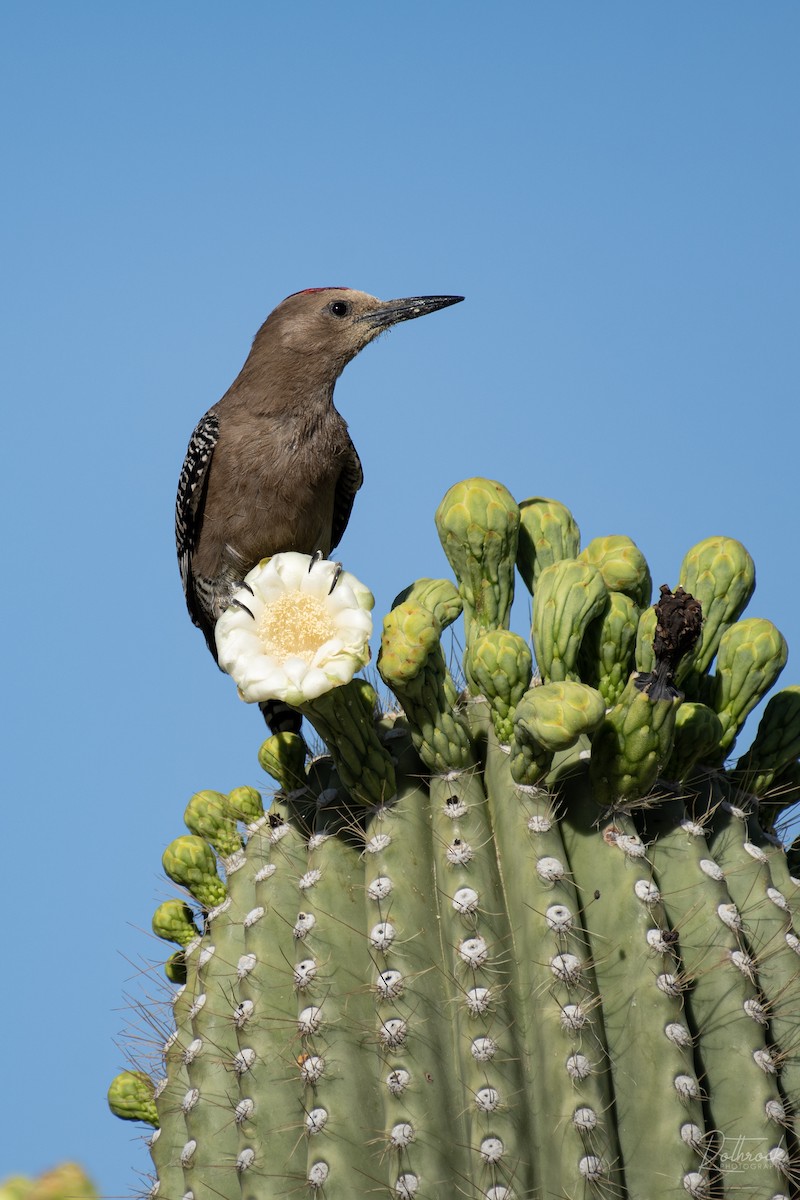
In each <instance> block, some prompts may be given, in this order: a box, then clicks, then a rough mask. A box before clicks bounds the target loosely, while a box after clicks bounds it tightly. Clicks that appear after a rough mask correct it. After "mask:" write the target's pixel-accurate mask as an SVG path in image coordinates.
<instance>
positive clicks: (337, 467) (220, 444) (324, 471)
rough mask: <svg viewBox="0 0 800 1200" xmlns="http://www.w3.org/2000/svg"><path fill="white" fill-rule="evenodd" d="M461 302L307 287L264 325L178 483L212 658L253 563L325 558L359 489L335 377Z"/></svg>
mask: <svg viewBox="0 0 800 1200" xmlns="http://www.w3.org/2000/svg"><path fill="white" fill-rule="evenodd" d="M460 300H463V296H414V297H410V298H407V299H403V300H377V299H376V298H375V297H374V296H368V295H367V294H366V293H365V292H356V291H352V290H351V289H350V288H309V289H308V290H307V291H303V292H296V293H295V294H294V295H292V296H289V297H288V298H287V299H286V300H284V301H283V303H282V304H279V305H278V307H277V308H276V309H275V310H274V311H273V312H272V313H271V314H270V315H269V317H267V320H266V321H265V322H264V324H263V325H262V326H261V328H260V329H259V331H258V333H257V334H256V336H255V339H254V341H253V345H252V348H251V350H250V353H249V355H248V356H247V360H246V362H245V364H244V366H243V367H242V369H241V371H240V372H239V375H238V376H237V377H236V379H235V380H234V381H233V383H232V384H231V386H230V387H229V388H228V390H227V392H226V393H225V395H224V396H223V397H222V399H221V400H219V401H218V402H217V403H216V404H215V405H214V406H213V408H210V409H209V410H208V412H207V413H206V415H205V416H204V417H203V418H202V419H201V420H200V422H199V424H198V425H197V427H196V429H195V431H194V433H193V434H192V437H191V440H190V442H189V448H188V450H187V451H186V458H185V460H184V463H183V469H182V471H181V475H180V481H179V484H178V499H177V504H176V510H175V537H176V541H177V547H178V562H179V565H180V571H181V579H182V581H183V590H184V593H185V595H186V605H187V607H188V609H189V615H190V617H191V618H192V621H193V622H194V624H195V625H197V626H198V627H199V628H200V629H201V630H202V631H203V635H204V636H205V639H206V642H207V644H208V648H209V650H210V651H211V653H212V654H213V655H214V658H215V659H216V657H217V650H216V645H215V642H214V626H215V624H216V622H217V619H218V617H219V616H220V614H221V613H223V612H224V611H225V609H226V608H227V607H228V604H229V603H230V599H231V595H232V593H233V591H234V590H235V589H236V588H237V587H238V586H239V585H240V584H241V581H242V579H243V578H244V576H245V575H246V574H247V572H248V571H249V570H251V568H252V567H254V566H255V565H256V563H258V562H260V560H261V559H262V558H265V557H266V556H267V555H271V554H277V553H279V552H280V551H284V550H298V551H301V552H302V553H305V554H315V553H317V552H321V554H322V555H323V556H325V557H326V558H327V557H328V556H329V555H330V553H331V551H332V550H333V549H334V547H335V546H336V545H338V543H339V541H340V540H341V538H342V535H343V533H344V531H345V528H346V526H347V522H348V520H349V519H350V513H351V511H352V508H353V500H354V498H355V494H356V492H357V491H358V489H359V488H360V487H361V483H362V481H363V475H362V470H361V463H360V461H359V457H358V454H357V453H356V449H355V447H354V445H353V443H352V441H351V440H350V436H349V434H348V432H347V425H346V423H345V422H344V421H343V419H342V417H341V416H340V415H339V413H338V412H337V410H336V409H335V408H334V405H333V389H334V385H335V384H336V380H337V379H338V378H339V376H340V375H341V373H342V371H343V370H344V368H345V367H346V366H347V364H348V363H349V362H350V360H351V359H352V358H355V356H356V355H357V354H358V352H359V350H362V349H363V348H364V346H366V345H367V344H368V342H371V341H372V340H373V338H375V337H377V336H378V334H380V333H382V332H383V331H384V330H386V329H388V328H389V327H390V326H392V325H396V324H398V322H400V321H408V320H411V319H413V318H415V317H421V316H424V315H425V314H426V313H431V312H435V311H436V310H437V309H439V308H445V307H447V305H449V304H457V303H458V302H459V301H460ZM261 707H262V711H263V712H264V715H265V717H266V719H267V721H268V723H269V724H270V726H271V727H272V728H273V729H277V728H287V727H288V728H297V727H298V721H297V719H296V718H295V717H294V715H292V716H291V717H288V719H287V718H286V714H287V709H286V706H285V705H277V704H274V703H273V702H269V703H267V704H265V705H262V706H261Z"/></svg>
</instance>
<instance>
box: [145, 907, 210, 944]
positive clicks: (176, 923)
mask: <svg viewBox="0 0 800 1200" xmlns="http://www.w3.org/2000/svg"><path fill="white" fill-rule="evenodd" d="M152 925H153V933H154V934H155V935H156V937H160V938H163V939H164V941H165V942H176V943H177V945H179V946H188V945H189V944H190V943H191V942H193V941H194V940H195V938H197V937H199V934H198V932H197V928H196V926H195V923H194V913H193V912H192V910H191V908H190V907H189V905H188V904H187V903H186V901H185V900H165V901H164V903H163V904H159V906H158V908H157V909H156V911H155V912H154V913H153V922H152Z"/></svg>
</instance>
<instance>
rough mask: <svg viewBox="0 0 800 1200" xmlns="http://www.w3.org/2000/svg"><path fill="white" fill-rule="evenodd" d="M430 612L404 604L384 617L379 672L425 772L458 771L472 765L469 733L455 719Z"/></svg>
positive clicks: (435, 623) (453, 691)
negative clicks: (399, 707)
mask: <svg viewBox="0 0 800 1200" xmlns="http://www.w3.org/2000/svg"><path fill="white" fill-rule="evenodd" d="M440 633H441V628H440V626H439V622H438V621H437V620H436V617H435V616H434V614H433V612H431V611H430V610H429V609H426V608H423V607H422V605H421V604H419V603H415V602H413V601H410V600H408V601H405V602H404V603H402V604H399V605H398V606H397V607H396V608H393V609H392V611H391V612H390V613H388V614H387V616H386V617H385V619H384V622H383V631H382V634H381V648H380V653H379V654H378V672H379V674H380V676H381V678H382V679H383V681H384V683H385V684H386V685H387V687H390V688H391V689H392V691H393V692H394V694H395V695H396V696H397V699H398V700H399V701H400V703H401V704H402V706H403V709H404V710H405V713H406V716H407V717H408V722H409V726H410V729H411V736H412V738H413V740H414V746H415V747H416V750H417V753H418V754H419V756H420V758H421V759H422V761H423V762H424V763H425V765H426V766H427V767H428V769H429V770H431V771H433V772H435V773H443V772H447V771H451V770H461V769H463V768H464V767H467V766H470V765H471V764H472V762H473V756H472V747H471V744H470V739H469V735H468V734H467V731H466V730H465V729H464V727H463V726H462V725H461V724H460V723H459V722H458V720H457V719H456V716H455V706H456V699H457V697H456V689H455V685H454V684H453V681H452V679H451V678H450V674H449V672H448V670H447V667H446V665H445V661H444V655H443V653H442V647H441V644H440V642H439V635H440Z"/></svg>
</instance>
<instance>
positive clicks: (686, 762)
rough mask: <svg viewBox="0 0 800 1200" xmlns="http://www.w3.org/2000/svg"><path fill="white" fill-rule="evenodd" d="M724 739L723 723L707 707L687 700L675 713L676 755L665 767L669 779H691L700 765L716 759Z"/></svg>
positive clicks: (672, 754) (673, 751) (671, 757)
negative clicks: (718, 748) (691, 775)
mask: <svg viewBox="0 0 800 1200" xmlns="http://www.w3.org/2000/svg"><path fill="white" fill-rule="evenodd" d="M721 737H722V723H721V722H720V719H719V717H718V716H717V714H716V713H715V712H714V710H713V709H711V708H709V707H708V706H707V705H706V704H696V703H692V702H689V701H687V702H686V703H684V704H681V706H680V708H679V709H678V710H677V712H676V714H675V737H674V743H673V747H672V753H671V754H670V756H669V761H668V762H667V764H666V766H665V767H664V775H665V776H666V778H667V779H687V778H688V777H689V775H690V774H691V773H692V770H693V768H694V767H695V765H696V764H697V763H703V762H705V761H706V760H708V759H710V760H713V759H714V758H715V757H716V750H717V746H718V745H719V741H720V738H721Z"/></svg>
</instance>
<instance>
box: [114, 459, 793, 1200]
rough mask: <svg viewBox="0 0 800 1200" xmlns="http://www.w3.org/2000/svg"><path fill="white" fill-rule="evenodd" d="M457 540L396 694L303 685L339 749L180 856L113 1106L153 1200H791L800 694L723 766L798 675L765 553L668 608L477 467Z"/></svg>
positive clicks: (205, 810) (211, 819)
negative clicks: (771, 597)
mask: <svg viewBox="0 0 800 1200" xmlns="http://www.w3.org/2000/svg"><path fill="white" fill-rule="evenodd" d="M437 525H438V527H439V530H440V534H441V537H442V541H443V544H444V546H445V549H446V552H447V557H448V559H449V561H450V564H451V566H452V568H453V570H454V572H455V576H456V580H455V583H453V582H450V581H447V580H438V581H437V580H419V581H417V582H416V583H414V584H412V585H411V586H410V587H408V588H406V590H405V591H404V592H403V593H401V595H400V596H399V597H398V600H397V601H396V603H395V606H394V607H393V609H392V611H391V612H390V613H389V615H388V616H387V618H386V620H385V622H384V627H383V636H382V641H381V650H380V655H379V657H378V663H377V666H378V671H379V672H380V675H381V678H382V680H383V682H384V684H385V685H386V686H387V687H388V688H389V689H391V692H392V693H393V695H394V697H395V700H396V703H394V702H392V704H391V705H390V706H389V707H388V710H387V711H381V710H380V708H379V707H378V706H376V704H375V699H376V698H375V693H374V692H373V691H372V689H370V688H368V687H367V686H366V685H363V684H362V683H359V681H358V680H352V681H351V682H348V681H347V680H345V681H344V682H340V686H339V687H338V688H337V689H336V692H334V691H331V692H328V693H326V695H327V697H328V698H327V699H325V700H324V702H323V703H322V704H319V702H318V701H316V700H314V701H309V703H308V708H307V709H306V708H305V706H304V711H308V712H309V714H310V715H311V716H312V719H314V716H315V715H316V718H317V721H316V724H317V728H318V730H319V731H320V732H321V734H322V736H323V737H324V738H325V740H326V742H327V744H328V746H329V749H330V754H329V755H323V756H322V757H318V758H316V759H313V760H312V761H310V762H306V756H305V747H304V745H303V743H302V741H301V740H300V739H299V738H298V737H297V736H296V735H293V734H288V735H287V734H284V735H278V736H276V737H272V738H269V739H268V740H267V742H266V743H265V744H264V746H263V747H262V749H261V752H260V756H259V758H260V762H261V763H262V765H263V766H264V767H265V768H266V769H267V771H268V772H270V773H271V775H272V776H273V778H274V779H275V780H276V783H277V785H278V790H277V791H273V792H272V794H271V795H270V797H269V803H268V805H267V807H266V810H263V809H262V801H261V797H260V796H259V793H258V792H256V791H255V790H254V789H252V788H237V789H235V790H234V791H233V792H231V793H230V795H228V796H223V795H221V794H219V793H215V792H201V793H199V794H198V795H197V796H195V797H193V798H192V800H191V801H190V803H189V806H188V808H187V812H186V822H187V826H188V828H189V831H190V832H189V834H188V835H183V836H181V837H178V838H177V839H176V840H175V841H174V842H173V843H172V845H171V846H170V847H169V848H168V850H167V852H166V853H165V856H164V867H165V870H166V871H167V873H168V874H169V875H170V876H171V877H172V878H173V879H175V880H176V882H178V883H179V885H180V886H181V888H182V889H184V894H183V895H182V896H181V898H180V899H176V900H171V901H167V902H166V903H165V904H162V905H161V906H160V907H159V909H158V910H157V911H156V914H155V917H154V919H153V928H154V930H155V932H156V933H157V934H158V936H159V937H162V938H165V939H167V940H169V941H172V942H173V943H175V944H176V946H177V949H176V950H175V952H174V953H173V954H172V956H171V958H170V959H169V960H168V963H167V974H168V977H169V978H170V979H171V980H172V981H174V982H176V983H178V984H179V986H178V987H177V990H176V991H175V993H174V996H173V1010H174V1032H173V1033H172V1034H171V1036H170V1037H169V1039H168V1041H167V1043H166V1045H165V1046H164V1050H163V1061H164V1067H163V1070H162V1071H160V1072H159V1075H158V1077H157V1078H152V1077H151V1075H150V1074H149V1073H148V1072H145V1071H143V1070H141V1069H138V1067H137V1069H135V1070H130V1071H127V1072H124V1073H123V1074H122V1075H120V1076H118V1077H117V1079H116V1080H115V1081H114V1082H113V1083H112V1085H111V1088H110V1091H109V1102H110V1105H111V1107H112V1109H113V1111H114V1112H116V1113H117V1115H119V1116H122V1117H125V1118H129V1119H138V1120H142V1121H145V1122H148V1123H149V1124H151V1125H153V1126H155V1131H154V1133H153V1135H152V1138H151V1153H152V1158H153V1163H154V1167H155V1180H154V1183H153V1188H152V1194H153V1195H156V1194H157V1195H158V1196H159V1198H160V1200H182V1198H183V1200H189V1198H191V1200H205V1198H206V1197H212V1196H213V1197H229V1198H231V1200H233V1198H234V1197H235V1198H238V1197H246V1198H247V1200H272V1198H277V1197H281V1198H283V1197H289V1196H303V1195H308V1194H312V1195H316V1196H321V1197H325V1198H326V1200H338V1198H340V1197H341V1198H342V1200H345V1198H346V1200H367V1198H368V1197H369V1198H372V1197H374V1196H390V1197H399V1198H400V1200H411V1198H412V1197H419V1200H455V1198H456V1197H467V1198H475V1200H478V1198H481V1200H511V1198H512V1197H515V1198H516V1200H523V1198H525V1200H550V1198H552V1197H584V1196H598V1197H604V1198H608V1200H620V1198H622V1197H630V1198H634V1197H635V1198H637V1200H639V1198H645V1200H661V1198H668V1197H674V1198H676V1200H677V1197H681V1196H686V1195H689V1196H691V1197H695V1198H696V1200H704V1198H706V1197H708V1198H711V1197H722V1196H731V1197H738V1196H759V1197H764V1198H765V1200H781V1198H784V1197H785V1198H787V1200H788V1197H790V1196H795V1195H796V1194H798V1177H800V1154H799V1153H798V1145H797V1137H798V1129H797V1120H798V1112H800V1107H799V1106H800V957H799V956H800V927H798V926H796V925H795V924H794V922H795V920H796V919H797V917H798V911H799V910H800V882H798V881H797V880H795V879H794V878H793V877H792V875H791V871H790V865H789V864H790V862H792V861H793V858H792V856H791V855H790V856H789V858H788V859H787V855H786V853H785V852H784V849H783V847H782V846H781V844H780V842H779V840H778V838H777V837H776V836H775V833H774V823H775V820H776V817H777V814H778V812H779V810H780V807H781V804H782V803H784V802H791V801H793V800H795V799H796V798H797V796H798V783H797V780H798V767H797V761H796V760H797V754H798V750H800V705H799V704H798V689H797V688H796V687H795V688H788V689H786V690H785V691H783V692H779V693H777V695H776V696H775V697H774V698H773V699H772V701H771V702H770V704H769V705H768V706H767V709H766V711H765V713H764V716H763V718H762V722H761V725H760V727H759V730H758V733H757V735H756V738H755V741H754V742H753V745H752V747H751V748H750V750H749V751H748V752H747V753H746V754H745V755H743V756H742V757H741V758H740V760H739V762H738V763H737V764H736V765H735V766H732V767H729V768H728V769H726V767H725V765H724V764H725V763H726V761H727V759H728V758H729V756H730V753H731V751H732V748H733V746H734V744H735V741H736V738H737V736H738V734H739V731H740V729H741V726H742V723H743V721H744V720H745V718H746V716H747V714H748V713H749V712H750V711H751V709H752V708H753V707H754V705H755V704H756V703H757V702H758V701H759V700H760V699H761V697H762V696H763V695H764V694H765V692H766V691H767V690H768V689H769V688H770V687H771V686H772V684H773V683H774V681H775V679H776V678H777V676H778V674H779V673H780V670H781V669H782V667H783V665H784V662H785V659H786V647H785V643H784V641H783V639H782V637H781V635H780V634H779V633H778V631H777V630H776V629H775V628H774V626H772V625H771V624H770V622H768V621H766V620H764V619H762V618H753V617H749V618H743V617H742V615H741V614H742V611H743V609H744V605H745V604H746V602H747V600H748V599H749V597H750V596H751V594H752V591H753V585H754V574H753V570H752V562H751V560H750V559H749V556H748V555H747V553H746V551H745V550H744V549H743V547H741V546H739V544H738V543H736V542H734V541H733V540H732V539H719V538H715V539H711V540H710V541H709V542H708V543H701V544H700V545H699V546H697V547H695V548H694V549H693V550H692V551H690V553H689V554H688V555H687V558H686V560H685V563H684V567H683V569H682V572H681V575H680V577H679V580H678V583H679V584H680V585H681V586H679V587H676V591H675V592H674V593H671V592H670V591H669V589H668V588H662V597H661V601H660V602H659V604H658V605H657V606H655V607H651V606H650V601H651V599H652V597H651V581H650V574H649V571H648V569H647V564H646V562H645V560H644V557H643V555H642V554H641V552H640V551H639V549H638V547H636V546H635V545H634V544H633V543H632V542H630V540H629V539H627V538H622V537H609V538H603V539H596V540H595V541H594V542H591V543H590V544H589V545H588V546H587V547H586V549H585V550H583V551H580V534H579V531H578V527H577V525H576V523H575V521H574V519H573V517H572V515H571V514H570V513H569V511H568V510H567V509H566V508H564V506H563V505H561V504H559V503H558V502H556V501H553V500H544V499H541V498H534V499H532V500H527V501H524V502H523V503H522V504H521V505H520V506H517V505H516V504H515V503H514V501H513V500H512V499H511V497H510V496H509V494H508V492H507V491H506V489H505V488H503V487H502V486H501V485H500V484H497V483H495V482H493V481H491V480H484V479H477V480H467V481H465V482H464V483H461V484H458V485H457V486H456V487H455V488H453V489H451V490H450V492H448V493H447V495H446V496H445V498H444V500H443V501H442V504H441V505H440V507H439V509H438V511H437ZM517 557H519V569H520V573H521V575H522V577H523V579H524V581H525V583H526V584H527V585H528V587H529V588H530V589H532V592H533V630H532V641H533V645H534V648H535V654H536V663H537V667H538V674H537V675H536V676H535V677H533V678H532V661H531V654H530V651H529V648H528V643H527V641H526V640H525V639H523V638H521V637H520V636H519V635H517V634H515V633H513V632H511V631H510V630H509V628H508V624H509V612H510V606H511V599H512V596H513V567H514V563H515V560H516V559H517ZM354 595H357V596H358V597H359V598H358V607H359V608H360V610H361V611H362V612H363V611H365V610H366V609H367V608H368V607H369V605H368V603H367V602H366V601H365V600H364V597H363V594H361V593H358V591H357V589H355V592H354ZM462 607H463V610H464V616H465V621H464V640H465V649H464V676H465V678H466V681H467V686H466V688H465V689H464V690H459V687H458V685H457V684H456V682H455V681H454V680H453V679H452V678H451V676H450V674H449V672H448V670H447V666H446V662H447V657H448V656H447V654H446V653H445V651H444V650H443V648H442V635H443V632H444V630H445V629H446V628H447V626H448V625H450V624H451V623H452V622H453V621H454V620H455V619H456V618H457V617H458V615H459V612H460V611H461V609H462ZM701 608H702V613H705V614H707V615H706V620H705V623H704V624H703V625H702V626H701V624H700V619H701ZM223 620H224V618H223ZM237 621H238V622H239V624H240V625H242V622H243V621H244V619H243V618H242V617H241V616H237ZM243 627H244V628H245V629H247V628H249V627H248V626H247V623H246V621H244V623H243ZM313 653H317V652H316V651H314V652H313ZM319 653H320V654H321V652H319ZM356 653H358V654H360V655H361V661H363V658H364V655H363V652H361V651H357V652H356ZM315 661H316V660H315ZM247 670H248V671H249V670H250V669H249V668H247ZM287 672H288V673H289V674H290V675H291V673H292V668H287ZM256 674H257V672H256ZM234 675H235V672H234ZM253 677H254V675H253V672H252V671H250V674H249V675H248V678H253ZM348 678H349V676H348ZM337 693H338V696H339V698H338V699H337V701H336V703H334V702H333V700H332V697H333V696H334V695H336V694H337ZM251 698H252V699H259V698H261V697H260V695H253V696H252V697H251ZM283 698H285V696H284V697H283ZM302 701H303V697H302V695H299V694H298V695H294V694H293V698H292V700H291V702H292V703H300V702H302ZM315 705H317V706H318V707H316V708H315Z"/></svg>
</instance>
